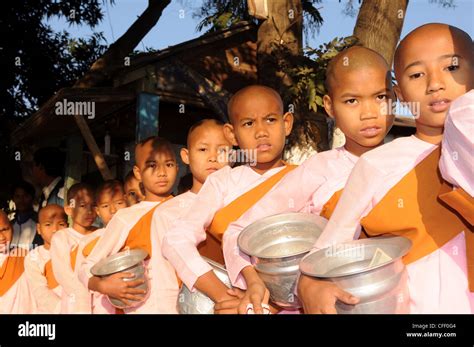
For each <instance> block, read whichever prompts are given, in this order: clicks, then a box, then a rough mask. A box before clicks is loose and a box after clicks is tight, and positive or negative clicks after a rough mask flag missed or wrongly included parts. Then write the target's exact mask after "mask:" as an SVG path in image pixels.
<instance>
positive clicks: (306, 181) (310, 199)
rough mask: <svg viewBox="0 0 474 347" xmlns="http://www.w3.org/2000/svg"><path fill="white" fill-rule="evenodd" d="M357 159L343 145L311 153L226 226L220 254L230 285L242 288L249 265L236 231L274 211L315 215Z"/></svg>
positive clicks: (343, 179) (345, 177)
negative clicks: (223, 260)
mask: <svg viewBox="0 0 474 347" xmlns="http://www.w3.org/2000/svg"><path fill="white" fill-rule="evenodd" d="M357 159H358V157H357V156H355V155H353V154H351V153H350V152H348V151H347V150H346V149H345V148H344V147H340V148H337V149H333V150H330V151H326V152H321V153H318V154H315V155H313V156H312V157H311V158H309V159H307V160H306V161H305V162H304V163H303V164H302V165H301V166H299V167H298V168H296V169H294V170H293V171H292V172H290V173H288V174H287V175H285V177H284V178H283V179H282V180H281V181H280V182H278V183H277V184H276V185H275V187H273V189H272V190H271V191H270V192H269V193H267V194H266V195H265V196H264V197H263V198H262V199H261V200H260V201H259V202H258V203H257V204H255V206H253V207H252V208H251V209H250V210H249V211H247V212H246V213H245V214H244V215H243V216H242V217H241V218H240V219H238V220H237V221H235V222H234V223H231V224H230V225H229V228H228V229H227V231H226V233H225V234H224V256H225V263H226V267H227V271H228V273H229V276H230V279H231V282H232V284H233V285H234V286H236V287H239V288H242V289H246V287H247V286H246V283H245V279H244V278H243V276H242V275H241V274H240V272H241V271H242V269H243V268H244V267H246V266H249V265H251V262H250V258H249V257H248V256H247V255H246V254H244V253H242V252H240V250H239V247H238V244H237V239H238V237H239V235H240V232H241V231H242V230H243V229H244V228H245V227H246V226H248V225H249V224H251V223H253V222H255V221H257V220H259V219H261V218H264V217H267V216H271V215H275V214H280V213H285V212H298V211H302V212H306V213H314V214H318V215H319V214H320V213H321V210H322V209H323V206H324V204H325V203H326V202H327V201H328V200H329V199H330V198H331V197H332V196H333V194H334V193H335V192H337V191H339V190H341V189H342V188H344V185H345V183H346V180H347V177H349V174H350V172H351V170H352V168H353V167H354V165H355V163H356V162H357Z"/></svg>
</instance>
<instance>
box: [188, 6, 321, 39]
mask: <svg viewBox="0 0 474 347" xmlns="http://www.w3.org/2000/svg"><path fill="white" fill-rule="evenodd" d="M270 1H275V0H270ZM319 3H321V0H301V7H302V9H303V22H304V32H305V34H307V35H314V33H315V32H317V30H318V29H319V27H320V26H321V25H322V23H323V18H322V17H321V14H320V13H319V10H318V9H317V8H316V7H315V5H316V4H319ZM194 17H197V18H201V19H202V20H201V22H200V23H199V24H198V26H197V30H198V31H203V30H205V29H207V31H206V32H214V31H217V30H221V29H226V28H229V27H231V26H232V25H234V24H235V23H237V22H240V21H248V22H251V23H257V22H258V20H257V19H255V18H254V17H252V16H251V15H249V13H248V6H247V0H205V1H204V2H203V5H202V6H201V8H199V9H198V10H197V11H196V13H194Z"/></svg>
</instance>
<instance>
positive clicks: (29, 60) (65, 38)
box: [0, 0, 112, 122]
mask: <svg viewBox="0 0 474 347" xmlns="http://www.w3.org/2000/svg"><path fill="white" fill-rule="evenodd" d="M111 2H112V1H111ZM101 3H102V1H101V0H76V1H62V0H35V1H13V2H10V3H9V4H8V6H3V7H4V8H3V9H2V11H0V30H1V32H2V38H1V43H0V47H1V48H2V50H1V52H2V54H1V55H0V64H1V67H2V78H1V79H0V116H1V117H8V118H10V119H12V120H14V121H16V122H18V121H19V120H21V118H22V117H24V116H29V115H31V114H32V113H33V112H34V111H35V110H36V109H37V108H38V106H39V105H41V104H42V103H44V102H45V101H46V100H47V99H48V98H49V97H50V96H51V95H52V94H54V93H55V92H56V91H57V90H58V89H60V88H63V87H66V86H70V85H72V84H73V82H74V81H75V80H76V79H78V78H79V77H81V76H82V75H83V73H84V72H85V71H87V70H88V68H89V67H90V65H91V64H92V63H93V62H94V61H95V60H96V59H97V58H98V57H99V56H100V55H101V54H102V52H103V51H104V50H105V47H106V46H105V45H104V42H105V40H104V38H103V36H102V34H101V33H95V34H94V35H92V36H91V37H89V38H79V39H74V38H72V37H70V35H69V34H68V33H67V32H66V31H63V32H54V31H53V30H52V28H51V27H50V26H49V25H48V24H47V20H48V19H49V18H52V17H59V18H64V19H65V20H66V21H67V22H68V23H69V24H70V25H89V26H91V27H94V26H95V25H97V24H98V23H99V22H100V20H101V19H102V17H103V14H102V12H101Z"/></svg>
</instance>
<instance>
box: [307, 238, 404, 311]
mask: <svg viewBox="0 0 474 347" xmlns="http://www.w3.org/2000/svg"><path fill="white" fill-rule="evenodd" d="M410 248H411V241H410V240H408V239H407V238H404V237H374V238H370V239H362V240H356V241H351V242H345V243H341V244H337V245H334V246H331V247H328V248H324V249H321V250H319V251H316V252H314V253H312V254H309V255H308V256H306V257H305V258H304V259H303V260H302V261H301V263H300V270H301V272H302V273H304V274H305V275H308V276H312V277H317V278H318V279H321V280H327V281H332V282H334V283H335V284H336V285H337V286H338V287H340V288H341V289H343V290H345V291H347V292H349V293H351V294H352V295H354V296H356V297H358V298H359V299H360V302H359V303H358V304H357V305H347V304H343V303H342V302H339V301H338V302H337V303H336V310H337V312H338V313H345V314H348V313H353V314H367V313H387V314H390V313H409V309H410V307H409V304H410V298H409V292H408V283H407V279H408V277H407V271H406V268H405V265H404V264H403V262H402V257H403V256H404V255H405V254H407V253H408V251H409V250H410ZM377 249H379V250H381V251H382V252H383V253H385V254H386V255H388V256H389V257H390V258H391V259H389V258H387V259H386V260H383V257H382V258H381V262H378V263H375V264H371V261H372V259H373V257H374V255H375V252H376V251H377Z"/></svg>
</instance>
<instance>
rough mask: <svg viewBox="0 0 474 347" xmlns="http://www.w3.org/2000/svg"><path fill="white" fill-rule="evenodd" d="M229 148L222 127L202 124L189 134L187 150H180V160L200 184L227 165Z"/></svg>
mask: <svg viewBox="0 0 474 347" xmlns="http://www.w3.org/2000/svg"><path fill="white" fill-rule="evenodd" d="M230 147H231V143H230V142H229V141H228V140H227V139H226V138H225V136H224V130H223V126H221V125H217V124H212V123H211V124H203V125H201V126H200V127H198V128H197V129H195V130H194V131H193V133H192V134H191V138H190V141H189V148H187V149H185V148H183V149H182V150H181V158H182V159H183V162H184V163H186V164H188V165H189V168H190V170H191V173H192V175H193V178H194V179H195V180H197V181H198V182H199V183H201V184H202V183H204V181H205V180H206V178H207V176H209V175H210V174H211V173H213V172H215V171H217V170H219V169H221V168H223V167H224V166H226V165H228V151H229V149H230Z"/></svg>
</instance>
